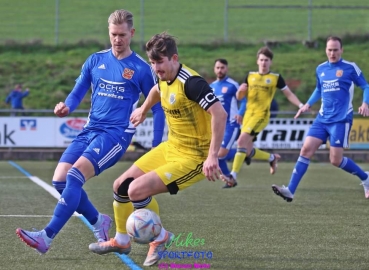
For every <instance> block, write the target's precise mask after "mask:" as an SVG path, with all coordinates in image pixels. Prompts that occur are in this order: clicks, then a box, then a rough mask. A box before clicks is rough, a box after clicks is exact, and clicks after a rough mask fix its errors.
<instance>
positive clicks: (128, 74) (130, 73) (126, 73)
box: [122, 68, 135, 80]
mask: <svg viewBox="0 0 369 270" xmlns="http://www.w3.org/2000/svg"><path fill="white" fill-rule="evenodd" d="M134 73H135V72H134V71H133V70H132V69H129V68H125V69H124V71H123V74H122V76H123V78H124V79H127V80H130V79H132V77H133V74H134Z"/></svg>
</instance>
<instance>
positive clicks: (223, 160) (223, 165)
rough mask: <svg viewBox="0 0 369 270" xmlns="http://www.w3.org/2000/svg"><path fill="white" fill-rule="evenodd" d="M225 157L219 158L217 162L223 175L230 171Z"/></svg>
mask: <svg viewBox="0 0 369 270" xmlns="http://www.w3.org/2000/svg"><path fill="white" fill-rule="evenodd" d="M226 158H227V157H223V158H219V159H218V163H219V167H220V169H221V170H222V174H223V175H225V176H228V175H229V174H230V173H231V172H230V171H229V169H228V165H227V161H226Z"/></svg>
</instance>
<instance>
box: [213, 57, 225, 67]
mask: <svg viewBox="0 0 369 270" xmlns="http://www.w3.org/2000/svg"><path fill="white" fill-rule="evenodd" d="M216 62H220V63H222V64H223V65H226V66H228V61H227V60H226V59H224V58H218V59H216V60H215V61H214V64H215V63H216Z"/></svg>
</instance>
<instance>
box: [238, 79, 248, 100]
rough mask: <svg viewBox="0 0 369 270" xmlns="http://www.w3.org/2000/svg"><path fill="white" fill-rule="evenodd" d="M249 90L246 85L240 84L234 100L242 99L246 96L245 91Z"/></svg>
mask: <svg viewBox="0 0 369 270" xmlns="http://www.w3.org/2000/svg"><path fill="white" fill-rule="evenodd" d="M248 89H249V86H248V85H247V83H241V85H240V87H239V88H238V90H237V92H236V98H237V99H238V100H241V99H243V98H244V97H245V96H246V95H247V90H248Z"/></svg>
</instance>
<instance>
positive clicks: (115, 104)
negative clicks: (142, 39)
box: [65, 49, 164, 146]
mask: <svg viewBox="0 0 369 270" xmlns="http://www.w3.org/2000/svg"><path fill="white" fill-rule="evenodd" d="M155 84H156V76H155V74H154V72H153V71H152V69H151V67H150V66H149V64H148V63H147V62H146V61H145V60H144V59H143V58H141V57H140V56H139V55H138V54H137V53H135V52H132V54H131V55H130V56H128V57H126V58H124V59H121V60H118V59H117V58H116V57H115V56H114V55H113V53H112V50H111V49H108V50H104V51H100V52H97V53H94V54H92V55H90V56H89V57H88V58H87V60H86V62H85V63H84V64H83V66H82V70H81V74H80V76H79V77H78V78H77V80H76V85H75V87H74V89H73V90H72V92H71V93H70V95H69V96H68V97H67V100H66V101H65V103H66V105H67V106H68V107H69V108H70V112H72V111H73V110H74V109H75V108H76V107H77V106H78V104H79V103H80V102H81V100H82V98H83V96H84V95H85V94H86V92H87V91H88V89H89V88H90V86H91V88H92V93H91V109H90V112H89V116H88V122H87V124H86V126H85V128H89V129H99V130H104V131H106V132H108V133H109V134H111V135H112V136H114V137H121V134H123V132H130V133H134V132H135V128H134V127H133V125H132V124H131V123H130V121H129V118H130V115H131V113H132V110H133V109H134V108H135V107H136V105H137V103H138V100H139V97H140V94H141V93H142V94H143V95H144V96H145V97H146V96H147V95H148V94H149V92H150V90H151V88H152V87H153V86H154V85H155ZM152 111H153V113H154V129H156V130H154V141H156V142H155V143H154V142H153V146H156V145H158V144H159V143H160V142H161V139H162V134H163V129H164V113H163V111H162V108H161V105H160V103H157V104H155V105H154V106H153V108H152ZM158 116H159V117H158ZM155 122H156V125H155ZM158 123H159V124H158ZM158 127H159V128H158ZM158 129H159V130H158ZM160 129H161V132H160ZM155 131H156V132H155ZM160 133H161V134H160Z"/></svg>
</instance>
